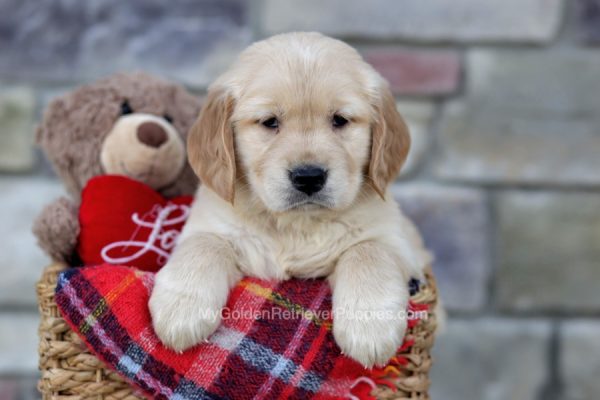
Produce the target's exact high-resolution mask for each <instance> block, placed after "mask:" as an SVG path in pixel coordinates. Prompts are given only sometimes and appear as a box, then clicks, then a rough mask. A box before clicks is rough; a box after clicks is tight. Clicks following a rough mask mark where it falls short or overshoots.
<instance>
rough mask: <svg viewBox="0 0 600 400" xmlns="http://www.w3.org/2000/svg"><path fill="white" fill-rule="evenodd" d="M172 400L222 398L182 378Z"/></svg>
mask: <svg viewBox="0 0 600 400" xmlns="http://www.w3.org/2000/svg"><path fill="white" fill-rule="evenodd" d="M171 400H220V398H219V397H217V396H215V395H213V394H211V393H208V391H207V390H206V389H204V388H201V387H199V386H198V385H196V384H195V383H194V382H192V381H190V380H188V379H186V378H182V379H181V381H180V382H179V386H177V390H175V393H174V394H173V396H172V397H171Z"/></svg>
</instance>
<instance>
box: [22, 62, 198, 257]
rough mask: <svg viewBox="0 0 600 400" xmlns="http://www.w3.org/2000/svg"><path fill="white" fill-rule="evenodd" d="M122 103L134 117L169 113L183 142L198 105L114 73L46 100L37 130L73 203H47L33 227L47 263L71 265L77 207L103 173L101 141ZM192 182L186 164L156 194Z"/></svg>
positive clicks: (175, 90)
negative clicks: (86, 189) (48, 259)
mask: <svg viewBox="0 0 600 400" xmlns="http://www.w3.org/2000/svg"><path fill="white" fill-rule="evenodd" d="M124 101H127V102H128V103H129V105H130V106H131V108H132V109H133V110H134V112H135V113H144V114H151V115H155V116H158V117H161V118H162V117H163V116H164V115H169V116H170V117H171V118H172V126H173V127H174V128H175V130H176V131H177V132H178V133H179V135H180V136H181V139H182V141H183V143H186V138H187V132H188V131H189V129H190V128H191V126H192V124H193V123H194V121H195V119H196V117H197V116H198V113H199V110H200V102H199V101H198V99H196V98H195V97H194V96H192V95H191V94H189V93H188V92H187V91H186V90H185V89H184V88H183V87H182V86H180V85H177V84H174V83H170V82H167V81H164V80H161V79H159V78H156V77H154V76H151V75H148V74H145V73H133V74H116V75H113V76H110V77H108V78H105V79H102V80H100V81H98V82H96V83H93V84H89V85H85V86H81V87H79V88H77V89H75V90H74V91H73V92H71V93H68V94H66V95H64V96H62V97H59V98H57V99H55V100H54V101H52V102H51V104H50V105H49V107H48V109H47V110H46V113H45V114H44V118H43V120H42V122H41V124H40V126H39V128H38V130H37V136H36V141H37V143H38V144H39V145H40V146H41V147H42V149H43V150H44V152H45V154H46V156H47V158H48V159H49V160H50V162H51V164H52V166H53V167H54V169H55V171H56V173H57V174H58V176H59V177H60V178H61V179H62V181H63V183H64V184H65V187H66V189H67V191H68V192H69V194H70V195H71V196H72V198H73V200H69V199H66V198H61V199H59V200H57V201H55V202H54V203H52V204H50V205H49V206H47V207H46V209H44V210H43V212H42V214H41V215H40V216H39V217H38V219H37V220H36V222H35V223H34V229H33V230H34V234H35V235H36V236H37V238H38V242H39V244H40V246H41V247H42V249H44V251H45V252H46V253H47V254H48V255H49V256H50V257H52V258H53V259H55V260H60V261H72V260H73V250H74V248H75V245H76V241H77V236H78V234H79V223H78V215H77V214H78V206H77V205H78V203H79V198H80V193H81V190H82V189H83V187H84V186H85V185H86V183H87V182H88V180H89V179H90V178H92V177H94V176H97V175H102V174H104V173H106V172H105V171H103V168H102V165H101V162H100V152H101V148H102V145H103V143H104V140H105V138H106V137H107V135H108V134H109V133H110V132H111V130H112V129H113V126H114V125H115V123H116V122H117V121H118V120H119V118H120V117H121V116H122V114H121V106H122V104H123V102H124ZM197 185H198V181H197V178H196V176H195V174H194V172H193V171H192V169H191V168H190V166H189V164H188V163H187V162H186V163H185V166H184V167H183V169H182V170H181V173H180V174H179V176H178V177H177V178H176V179H175V180H174V181H173V182H172V183H170V184H169V185H168V186H165V187H163V188H161V189H160V190H159V191H160V192H161V193H162V194H163V195H164V196H167V197H171V196H177V195H183V194H187V195H189V194H193V192H194V190H195V189H196V187H197Z"/></svg>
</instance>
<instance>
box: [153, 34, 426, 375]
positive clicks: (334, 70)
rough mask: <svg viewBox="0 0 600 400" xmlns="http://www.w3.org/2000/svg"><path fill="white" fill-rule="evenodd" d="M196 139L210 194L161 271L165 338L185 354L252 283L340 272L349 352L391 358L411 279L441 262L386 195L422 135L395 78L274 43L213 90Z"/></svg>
mask: <svg viewBox="0 0 600 400" xmlns="http://www.w3.org/2000/svg"><path fill="white" fill-rule="evenodd" d="M188 144H189V146H188V156H189V161H190V163H191V165H192V168H194V170H195V171H196V173H197V174H198V176H199V177H200V179H201V181H202V183H203V185H202V186H201V187H200V188H199V190H198V192H197V195H196V200H195V203H194V205H193V206H192V210H191V214H190V218H189V220H188V222H187V224H186V226H185V227H184V229H183V232H182V234H181V236H180V238H179V241H178V245H177V246H176V248H175V250H174V252H173V255H172V257H171V259H170V260H169V262H168V263H167V265H166V266H165V267H164V268H163V269H162V270H161V271H160V272H159V273H158V274H157V276H156V283H155V286H154V290H153V292H152V296H151V298H150V311H151V314H152V320H153V324H154V329H155V331H156V333H157V335H158V336H159V338H160V339H161V340H162V341H163V342H164V343H165V344H166V345H167V346H169V347H171V348H173V349H176V350H184V349H187V348H189V347H191V346H194V345H195V344H197V343H200V342H202V341H204V340H206V339H207V338H208V337H209V336H210V335H211V333H213V332H214V330H215V329H216V328H217V327H218V325H219V322H220V318H221V316H220V310H221V309H222V307H223V306H224V305H225V302H226V300H227V297H228V294H229V290H230V288H231V287H232V286H233V285H235V284H236V282H237V281H238V280H239V279H240V278H241V277H242V276H243V275H250V276H254V277H258V278H264V279H278V280H281V279H288V278H291V277H299V278H315V277H328V279H329V282H330V283H331V286H332V289H333V312H334V314H333V318H334V324H333V333H334V337H335V339H336V341H337V343H338V344H339V346H340V348H341V349H342V350H343V352H344V353H345V354H347V355H349V356H350V357H353V358H354V359H356V360H358V361H359V362H361V363H362V364H364V365H365V366H372V365H374V364H383V363H385V362H387V361H388V360H389V358H390V357H392V356H393V355H394V354H395V351H396V349H397V348H398V347H399V346H400V344H401V343H402V339H403V336H404V332H405V329H406V321H405V319H404V318H403V315H400V313H401V312H402V310H405V308H406V306H407V302H408V297H409V294H408V286H407V282H408V280H409V279H410V278H411V277H415V278H421V277H422V271H423V268H424V266H425V265H426V264H427V263H428V261H429V259H428V253H427V252H426V251H425V250H424V249H423V244H422V241H421V238H420V237H419V234H418V233H417V231H416V230H415V228H414V226H413V224H412V223H411V222H410V221H408V220H407V219H406V218H405V217H404V216H403V215H402V213H401V211H400V209H399V208H398V205H397V204H396V202H395V201H394V199H393V198H392V196H391V195H390V194H389V193H388V192H387V187H388V185H389V184H390V182H392V181H393V180H394V178H395V177H396V175H397V174H398V172H399V170H400V167H401V166H402V163H403V162H404V160H405V158H406V155H407V153H408V149H409V144H410V139H409V134H408V131H407V128H406V125H405V123H404V121H403V120H402V118H401V116H400V115H399V114H398V112H397V110H396V105H395V102H394V98H393V97H392V94H391V93H390V90H389V88H388V85H387V83H386V82H385V81H384V80H383V78H382V77H381V76H380V75H379V74H378V73H377V72H376V71H375V70H374V69H373V68H372V67H371V66H370V65H368V64H367V63H366V62H365V61H364V60H363V59H362V58H361V56H360V55H359V54H358V53H357V52H356V51H355V50H354V49H352V48H351V47H349V46H348V45H346V44H345V43H343V42H341V41H339V40H335V39H332V38H328V37H325V36H323V35H321V34H318V33H289V34H282V35H278V36H274V37H271V38H269V39H267V40H264V41H261V42H257V43H255V44H254V45H252V46H250V47H249V48H248V49H246V50H245V51H244V52H243V53H242V54H241V55H240V57H239V59H238V60H237V62H236V63H235V64H234V65H233V67H232V68H231V69H230V70H229V71H227V72H225V73H224V74H223V75H222V76H221V77H220V78H218V79H217V81H216V82H215V83H214V84H213V85H212V86H211V87H210V90H209V93H208V97H207V99H206V102H205V105H204V107H203V109H202V111H201V113H200V116H199V118H198V121H197V122H196V124H195V126H194V127H193V128H192V130H191V132H190V135H189V140H188Z"/></svg>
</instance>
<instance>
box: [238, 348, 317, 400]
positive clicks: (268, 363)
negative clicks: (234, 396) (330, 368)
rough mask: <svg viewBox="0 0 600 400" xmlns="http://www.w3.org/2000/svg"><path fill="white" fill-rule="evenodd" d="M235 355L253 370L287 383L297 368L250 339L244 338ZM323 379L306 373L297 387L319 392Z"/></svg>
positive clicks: (310, 372) (287, 360) (309, 372)
mask: <svg viewBox="0 0 600 400" xmlns="http://www.w3.org/2000/svg"><path fill="white" fill-rule="evenodd" d="M235 353H236V354H237V355H239V356H240V357H241V358H242V359H243V360H244V361H245V362H246V363H248V364H249V365H252V366H253V367H254V368H256V369H258V370H260V371H263V372H267V373H270V374H272V375H274V376H275V377H277V378H279V379H281V380H283V381H284V382H285V383H289V382H290V380H291V379H292V377H293V376H294V373H295V372H296V370H297V369H298V367H297V366H296V365H295V364H294V363H293V361H291V360H290V359H287V358H285V357H283V356H282V355H280V354H276V353H274V352H273V351H272V350H271V349H269V348H268V347H264V346H262V345H260V344H258V343H256V342H254V341H252V340H251V339H248V338H244V339H243V340H242V341H241V342H240V344H239V346H238V348H237V349H236V350H235ZM322 383H323V379H322V378H321V377H319V376H318V375H317V374H315V373H314V372H312V371H307V372H306V374H305V376H304V378H303V379H302V380H301V381H300V383H299V384H298V387H300V388H302V389H304V390H306V391H308V392H312V393H316V392H318V391H319V387H321V384H322Z"/></svg>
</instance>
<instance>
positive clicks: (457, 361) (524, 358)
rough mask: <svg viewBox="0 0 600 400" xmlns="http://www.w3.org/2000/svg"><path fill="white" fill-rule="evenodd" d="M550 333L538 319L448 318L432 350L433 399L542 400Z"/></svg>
mask: <svg viewBox="0 0 600 400" xmlns="http://www.w3.org/2000/svg"><path fill="white" fill-rule="evenodd" d="M550 330H551V329H550V324H549V323H547V322H545V321H542V320H531V321H524V320H517V319H506V318H490V317H486V318H481V319H474V320H473V319H468V320H453V319H450V321H449V323H448V327H447V330H446V332H445V333H444V334H443V335H441V336H439V337H438V338H437V339H436V344H435V347H434V350H433V355H434V358H435V362H434V364H433V367H432V370H431V374H430V378H431V382H432V387H431V391H430V394H431V398H432V399H443V400H467V399H468V400H475V399H476V400H506V399H518V400H538V399H540V397H539V395H540V393H541V390H542V388H543V387H544V385H545V382H546V381H547V379H549V376H548V370H549V368H548V365H547V362H548V358H547V354H546V351H547V348H548V344H549V339H550Z"/></svg>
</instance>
